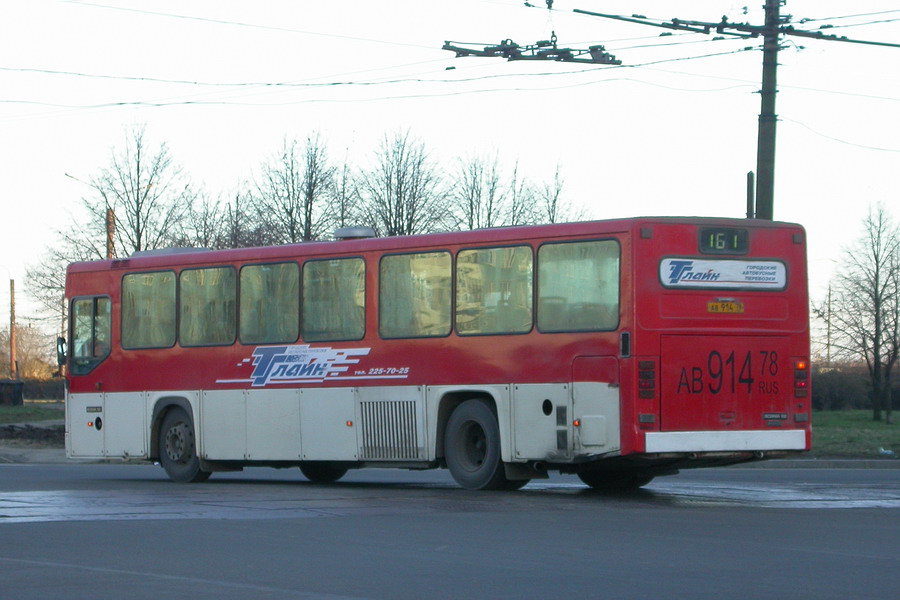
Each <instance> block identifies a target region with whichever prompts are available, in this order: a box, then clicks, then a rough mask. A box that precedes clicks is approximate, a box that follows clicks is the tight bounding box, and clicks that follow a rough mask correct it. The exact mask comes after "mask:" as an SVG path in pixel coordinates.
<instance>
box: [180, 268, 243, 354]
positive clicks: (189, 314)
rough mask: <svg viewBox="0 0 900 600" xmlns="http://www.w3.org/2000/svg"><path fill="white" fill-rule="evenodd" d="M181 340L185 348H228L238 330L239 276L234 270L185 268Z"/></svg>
mask: <svg viewBox="0 0 900 600" xmlns="http://www.w3.org/2000/svg"><path fill="white" fill-rule="evenodd" d="M180 283H181V298H180V299H181V303H180V312H179V316H180V320H179V325H178V338H179V340H180V341H181V345H182V346H226V345H230V344H232V343H233V342H234V338H235V330H236V329H237V276H236V275H235V271H234V268H232V267H208V268H203V269H185V270H184V271H182V272H181V275H180Z"/></svg>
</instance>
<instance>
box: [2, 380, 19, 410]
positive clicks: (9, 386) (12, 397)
mask: <svg viewBox="0 0 900 600" xmlns="http://www.w3.org/2000/svg"><path fill="white" fill-rule="evenodd" d="M24 392H25V382H24V381H16V380H14V379H0V405H3V406H22V404H23V403H24V402H25V393H24Z"/></svg>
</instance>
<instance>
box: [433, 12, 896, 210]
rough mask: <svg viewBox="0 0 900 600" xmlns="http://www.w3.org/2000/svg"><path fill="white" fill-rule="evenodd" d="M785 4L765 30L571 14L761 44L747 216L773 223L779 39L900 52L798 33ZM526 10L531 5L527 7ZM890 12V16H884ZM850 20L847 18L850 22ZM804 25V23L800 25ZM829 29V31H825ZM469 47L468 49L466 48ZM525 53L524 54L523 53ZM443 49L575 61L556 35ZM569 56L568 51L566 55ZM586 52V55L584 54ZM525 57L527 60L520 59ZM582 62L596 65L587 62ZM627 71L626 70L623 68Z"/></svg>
mask: <svg viewBox="0 0 900 600" xmlns="http://www.w3.org/2000/svg"><path fill="white" fill-rule="evenodd" d="M785 2H786V0H765V6H764V8H765V23H764V24H763V25H752V24H749V23H732V22H731V21H729V20H728V17H722V19H721V21H718V22H708V21H694V20H688V19H678V18H676V19H670V20H659V19H656V20H654V19H648V18H647V17H645V16H643V15H631V16H624V15H612V14H606V13H599V12H594V11H588V10H582V9H575V10H574V12H575V13H578V14H582V15H587V16H593V17H601V18H604V19H613V20H616V21H623V22H626V23H634V24H637V25H646V26H651V27H658V28H662V29H669V30H674V31H685V32H690V33H700V34H706V35H710V34H716V35H719V36H727V37H732V38H736V39H754V38H762V41H763V44H762V49H763V71H762V87H761V89H760V113H759V130H758V139H757V159H756V170H757V182H758V183H757V186H756V192H755V207H754V206H753V204H754V203H753V199H752V198H751V197H750V194H749V192H748V199H747V201H748V202H747V203H748V211H747V213H748V216H751V215H753V214H755V216H756V217H757V218H760V219H769V220H771V219H772V218H773V213H774V195H775V130H776V123H777V122H778V116H777V115H776V114H775V95H776V93H777V70H778V52H779V50H780V49H781V43H782V38H783V37H786V36H796V37H804V38H809V39H818V40H823V41H830V42H844V43H851V44H863V45H869V46H882V47H890V48H900V44H895V43H890V42H878V41H871V40H860V39H853V38H848V37H846V36H839V35H834V34H828V33H825V32H824V31H822V30H821V29H822V28H821V27H820V29H819V30H816V31H810V30H804V29H797V28H796V27H795V26H794V25H791V24H790V21H791V17H789V16H782V15H781V6H782V5H783V4H784V3H785ZM546 4H547V8H548V9H550V10H552V9H553V0H546ZM526 6H533V5H532V4H531V3H529V2H526ZM887 12H894V11H885V14H886V13H887ZM876 14H881V13H869V14H864V15H853V16H855V17H861V16H864V17H870V16H875V15H876ZM848 18H849V17H848ZM800 22H801V23H803V22H804V21H800ZM826 29H827V28H826ZM547 44H549V45H550V46H552V49H553V51H549V52H545V53H543V54H542V53H541V50H542V49H546V48H547ZM468 46H471V44H469V45H468ZM523 48H524V49H525V50H526V51H527V52H526V53H523V52H522V49H523ZM592 48H598V49H600V51H602V56H599V58H602V59H603V60H610V59H612V60H615V62H605V63H604V62H601V61H600V60H596V62H598V63H600V64H614V65H621V64H622V63H621V61H620V60H618V59H616V58H615V57H612V55H609V54H608V53H606V52H605V49H604V48H603V46H593V47H592ZM443 49H444V50H451V51H454V52H456V56H457V57H461V56H485V57H503V58H507V59H508V60H522V59H532V60H556V61H562V62H565V61H566V60H573V59H574V58H576V57H577V56H580V55H573V54H564V55H563V56H564V58H560V55H561V54H560V52H559V51H558V50H557V48H556V34H555V32H554V34H553V38H552V42H538V43H537V44H535V45H533V46H525V47H520V46H518V45H517V44H515V43H513V42H512V40H505V41H504V42H502V43H501V44H499V45H497V46H486V47H483V48H481V49H478V48H470V47H466V45H462V44H457V43H451V42H446V43H445V44H444V46H443ZM570 52H571V51H570ZM582 52H588V51H582ZM523 54H526V56H525V57H524V58H523ZM584 62H594V61H592V60H590V59H585V60H584ZM622 66H626V65H622Z"/></svg>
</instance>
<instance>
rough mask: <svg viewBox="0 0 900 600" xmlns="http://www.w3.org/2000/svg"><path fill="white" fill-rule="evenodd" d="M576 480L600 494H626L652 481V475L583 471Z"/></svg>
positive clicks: (629, 472) (631, 472) (638, 472)
mask: <svg viewBox="0 0 900 600" xmlns="http://www.w3.org/2000/svg"><path fill="white" fill-rule="evenodd" d="M578 478H579V479H581V481H583V482H584V483H586V484H588V485H589V486H591V487H592V488H594V489H595V490H599V491H601V492H628V491H633V490H636V489H639V488H642V487H644V486H645V485H647V484H648V483H650V482H651V481H653V475H647V474H646V473H641V472H640V471H584V472H582V473H579V474H578Z"/></svg>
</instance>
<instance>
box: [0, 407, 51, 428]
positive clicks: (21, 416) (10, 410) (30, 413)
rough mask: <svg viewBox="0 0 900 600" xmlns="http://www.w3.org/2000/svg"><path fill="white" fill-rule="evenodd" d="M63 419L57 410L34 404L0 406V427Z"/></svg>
mask: <svg viewBox="0 0 900 600" xmlns="http://www.w3.org/2000/svg"><path fill="white" fill-rule="evenodd" d="M62 418H63V411H62V410H60V409H59V408H48V407H46V406H39V405H35V404H25V405H23V406H0V425H3V424H6V423H28V422H32V421H53V420H56V419H62Z"/></svg>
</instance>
